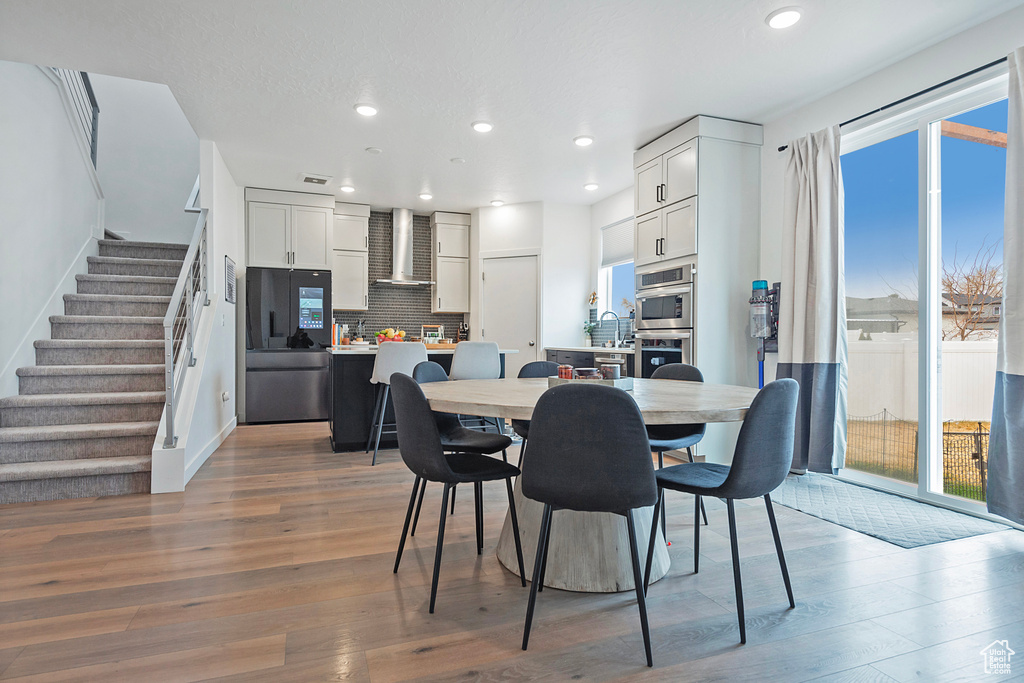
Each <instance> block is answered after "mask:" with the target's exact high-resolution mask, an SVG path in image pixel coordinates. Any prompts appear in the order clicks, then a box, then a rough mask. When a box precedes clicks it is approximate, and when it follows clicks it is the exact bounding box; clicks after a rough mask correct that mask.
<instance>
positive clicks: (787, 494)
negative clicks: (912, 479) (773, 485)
mask: <svg viewBox="0 0 1024 683" xmlns="http://www.w3.org/2000/svg"><path fill="white" fill-rule="evenodd" d="M772 500H773V501H774V502H776V503H779V504H780V505H785V506H786V507H790V508H793V509H794V510H799V511H800V512H806V513H807V514H809V515H813V516H815V517H818V518H820V519H824V520H826V521H828V522H832V523H833V524H838V525H839V526H844V527H846V528H847V529H853V530H854V531H859V532H860V533H862V534H867V535H868V536H874V537H875V538H880V539H882V540H883V541H888V542H889V543H893V544H895V545H898V546H900V547H901V548H916V547H918V546H922V545H929V544H931V543H941V542H943V541H952V540H955V539H958V538H967V537H968V536H979V535H981V534H990V533H992V532H994V531H1002V530H1004V529H1008V528H1009V527H1007V526H1003V525H1002V524H995V523H994V522H988V521H986V520H983V519H978V518H977V517H971V516H970V515H964V514H960V513H959V512H953V511H952V510H946V509H944V508H940V507H935V506H934V505H927V504H925V503H919V502H917V501H915V500H910V499H909V498H904V497H902V496H896V495H893V494H891V493H883V492H881V491H876V490H874V489H870V488H867V487H865V486H857V485H856V484H851V483H848V482H845V481H841V480H839V479H836V478H835V477H831V476H828V475H824V474H814V473H811V472H808V473H807V474H804V475H800V476H797V475H792V474H791V475H789V476H788V477H786V481H785V482H783V483H782V486H780V487H779V488H777V489H775V491H773V492H772Z"/></svg>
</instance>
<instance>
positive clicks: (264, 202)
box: [246, 189, 334, 270]
mask: <svg viewBox="0 0 1024 683" xmlns="http://www.w3.org/2000/svg"><path fill="white" fill-rule="evenodd" d="M333 205H334V201H333V198H331V197H326V196H323V195H309V194H304V193H300V192H278V191H274V190H254V189H247V190H246V225H247V228H246V242H247V249H246V254H247V257H248V258H247V265H249V266H255V267H264V268H298V269H303V270H326V269H328V268H330V267H331V251H332V248H333V242H334V232H333V213H334V212H333Z"/></svg>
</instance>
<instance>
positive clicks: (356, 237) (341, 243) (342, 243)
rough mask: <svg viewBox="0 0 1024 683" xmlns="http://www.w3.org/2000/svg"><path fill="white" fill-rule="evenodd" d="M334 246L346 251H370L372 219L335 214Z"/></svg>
mask: <svg viewBox="0 0 1024 683" xmlns="http://www.w3.org/2000/svg"><path fill="white" fill-rule="evenodd" d="M334 248H335V249H336V250H337V249H343V250H345V251H368V250H369V248H370V219H369V218H367V217H364V216H341V215H338V214H337V213H335V214H334Z"/></svg>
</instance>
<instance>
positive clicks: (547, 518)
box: [523, 505, 551, 650]
mask: <svg viewBox="0 0 1024 683" xmlns="http://www.w3.org/2000/svg"><path fill="white" fill-rule="evenodd" d="M550 530H551V506H550V505H545V506H544V513H543V515H541V519H540V534H539V535H538V536H537V552H536V553H534V556H533V583H531V584H530V601H529V602H528V603H527V604H526V626H525V627H523V649H524V650H525V649H526V646H527V645H529V644H530V626H531V625H533V608H534V606H535V605H536V604H537V591H538V585H539V584H540V583H541V578H540V575H541V570H542V568H543V566H544V557H543V555H544V553H543V552H542V550H541V549H542V548H544V547H545V546H546V545H547V535H548V533H549V532H550Z"/></svg>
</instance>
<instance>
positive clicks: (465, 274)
mask: <svg viewBox="0 0 1024 683" xmlns="http://www.w3.org/2000/svg"><path fill="white" fill-rule="evenodd" d="M434 263H435V269H434V283H435V284H434V285H433V287H432V288H431V294H432V299H431V302H430V311H431V313H465V312H466V311H468V310H469V259H468V258H451V257H447V256H438V257H435V259H434Z"/></svg>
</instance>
